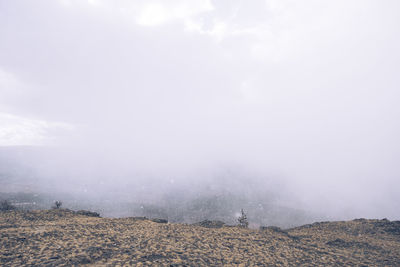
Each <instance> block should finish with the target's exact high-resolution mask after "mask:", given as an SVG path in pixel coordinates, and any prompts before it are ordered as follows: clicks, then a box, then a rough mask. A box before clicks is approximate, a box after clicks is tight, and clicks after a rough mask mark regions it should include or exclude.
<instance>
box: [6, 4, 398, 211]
mask: <svg viewBox="0 0 400 267" xmlns="http://www.w3.org/2000/svg"><path fill="white" fill-rule="evenodd" d="M399 10H400V2H399V1H397V0H379V1H378V0H376V1H372V0H350V1H349V0H346V1H344V0H336V1H320V0H308V1H296V0H264V1H261V0H260V1H259V0H254V1H239V0H221V1H207V0H191V1H184V0H171V1H161V0H158V1H157V0H146V1H144V0H138V1H128V0H126V1H125V0H116V1H111V0H110V1H106V0H88V1H83V0H51V1H50V0H49V1H41V0H37V1H22V0H21V1H20V0H15V1H7V0H0V145H1V146H14V145H45V146H59V147H65V148H68V149H72V150H74V151H79V154H80V155H81V157H82V158H85V157H87V158H89V157H101V156H99V154H102V153H103V154H106V155H107V156H104V155H103V157H105V158H102V160H103V161H107V160H109V162H119V163H118V164H122V165H124V164H125V165H126V166H134V167H132V168H140V169H141V170H143V171H149V172H154V170H157V171H159V173H160V175H162V174H168V176H171V175H172V176H173V175H174V174H176V173H180V174H181V173H182V171H183V172H195V170H197V169H199V168H203V167H205V166H206V167H212V166H216V165H218V164H230V165H235V166H242V167H243V168H246V169H249V170H252V171H254V172H257V173H261V174H263V175H265V176H269V177H271V176H273V177H275V176H276V177H279V179H280V180H281V181H284V183H286V184H287V187H288V190H289V191H293V192H292V193H293V194H295V195H296V196H297V197H298V198H299V199H300V200H301V201H303V202H304V203H320V205H321V207H318V208H320V209H326V208H327V206H326V205H328V204H327V203H329V204H330V205H331V206H332V207H339V208H349V207H356V208H357V209H359V210H360V211H362V212H360V213H359V214H361V215H362V214H364V213H363V211H364V210H368V211H369V213H368V212H366V213H365V214H367V215H369V214H372V215H377V216H378V215H379V216H380V215H381V214H388V217H389V216H391V217H396V216H397V218H399V215H398V213H396V212H397V211H398V210H400V207H399V204H398V203H400V196H399V194H398V190H397V188H400V164H399V163H400V162H399V159H400V141H399V136H400V124H399V121H400V120H399V119H400V105H399V100H400V90H399V89H400V88H399V84H400V73H399V70H400V52H399V47H400V16H399ZM104 152H105V153H104ZM77 153H78V152H77ZM82 155H83V156H82ZM120 162H124V163H120ZM112 164H113V163H112ZM125 165H124V166H125ZM276 179H278V178H276ZM321 199H326V201H320V200H321ZM317 206H318V204H317Z"/></svg>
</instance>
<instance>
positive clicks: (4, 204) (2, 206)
mask: <svg viewBox="0 0 400 267" xmlns="http://www.w3.org/2000/svg"><path fill="white" fill-rule="evenodd" d="M16 209H17V208H16V207H15V206H14V205H13V204H11V202H10V201H8V200H3V201H1V202H0V211H9V210H16Z"/></svg>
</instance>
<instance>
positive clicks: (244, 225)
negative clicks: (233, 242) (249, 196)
mask: <svg viewBox="0 0 400 267" xmlns="http://www.w3.org/2000/svg"><path fill="white" fill-rule="evenodd" d="M240 213H241V215H240V216H239V218H238V222H239V227H242V228H248V227H249V221H248V220H247V215H246V213H244V210H243V209H241V211H240Z"/></svg>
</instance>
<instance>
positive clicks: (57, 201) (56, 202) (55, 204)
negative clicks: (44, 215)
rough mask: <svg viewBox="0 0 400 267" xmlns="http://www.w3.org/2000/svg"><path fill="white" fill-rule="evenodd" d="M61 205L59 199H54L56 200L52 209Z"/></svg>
mask: <svg viewBox="0 0 400 267" xmlns="http://www.w3.org/2000/svg"><path fill="white" fill-rule="evenodd" d="M61 206H62V202H61V201H59V200H56V201H55V202H54V206H53V209H59V208H61Z"/></svg>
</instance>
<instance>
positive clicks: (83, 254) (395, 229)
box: [0, 210, 400, 266]
mask: <svg viewBox="0 0 400 267" xmlns="http://www.w3.org/2000/svg"><path fill="white" fill-rule="evenodd" d="M96 216H97V214H95V213H87V212H82V211H81V212H73V211H70V210H44V211H29V212H22V211H8V212H2V213H0V265H2V266H39V265H40V266H67V265H68V266H70V265H84V264H87V265H93V266H102V265H104V266H123V265H128V266H129V265H132V266H224V265H226V266H236V265H237V266H267V265H269V266H271V265H273V266H279V265H282V266H296V265H306V266H315V265H319V266H327V265H330V266H332V265H335V266H336V265H346V266H400V222H399V221H393V222H391V221H388V220H385V219H384V220H365V219H357V220H353V221H347V222H322V223H314V224H311V225H304V226H301V227H297V228H293V229H288V230H282V229H280V228H277V227H263V228H261V229H257V230H255V229H242V228H238V227H232V226H226V225H223V223H218V222H202V223H198V224H196V225H188V224H169V223H166V221H164V220H149V219H146V218H139V217H132V218H121V219H109V218H100V217H96Z"/></svg>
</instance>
